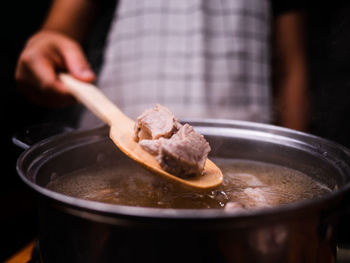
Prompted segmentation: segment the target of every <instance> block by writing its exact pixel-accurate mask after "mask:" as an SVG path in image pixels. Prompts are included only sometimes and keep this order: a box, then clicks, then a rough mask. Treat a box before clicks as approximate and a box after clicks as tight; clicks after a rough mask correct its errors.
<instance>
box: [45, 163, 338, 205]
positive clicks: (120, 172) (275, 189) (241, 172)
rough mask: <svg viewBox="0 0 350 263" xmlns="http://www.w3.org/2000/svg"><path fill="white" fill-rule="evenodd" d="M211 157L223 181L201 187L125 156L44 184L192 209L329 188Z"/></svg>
mask: <svg viewBox="0 0 350 263" xmlns="http://www.w3.org/2000/svg"><path fill="white" fill-rule="evenodd" d="M213 161H214V162H215V163H216V164H217V165H218V166H219V167H220V168H221V170H222V172H223V174H224V182H223V184H222V185H221V186H220V187H218V188H216V189H214V190H210V191H206V192H196V191H193V190H187V189H184V188H183V187H180V186H178V185H175V184H173V183H170V182H168V181H166V180H164V179H162V178H159V177H158V176H154V175H152V174H150V173H148V172H147V171H145V170H144V169H143V168H141V167H139V166H137V165H130V163H128V162H126V163H118V164H115V165H114V166H108V167H105V166H101V165H96V166H94V167H89V168H88V169H82V170H79V171H75V172H72V173H70V174H66V175H64V176H59V177H58V178H55V179H54V180H52V181H51V182H50V183H49V184H48V186H47V188H49V189H51V190H53V191H56V192H59V193H62V194H65V195H69V196H73V197H78V198H83V199H86V200H93V201H98V202H104V203H110V204H120V205H129V206H142V207H157V208H198V209H201V208H224V207H225V206H226V205H227V204H228V203H230V204H233V203H232V202H238V203H239V204H240V206H242V207H244V208H260V207H270V206H275V205H279V204H286V203H291V202H296V201H300V200H304V199H310V198H315V197H318V196H321V195H323V194H326V193H329V192H330V191H331V189H329V188H328V187H327V186H325V185H323V184H321V183H319V182H316V181H314V180H312V179H311V178H310V177H309V176H307V175H305V174H304V173H302V172H300V171H296V170H293V169H290V168H286V167H282V166H278V165H272V164H268V163H262V162H256V161H248V160H232V159H222V158H213ZM226 207H227V208H228V207H230V205H227V206H226ZM231 207H232V206H231Z"/></svg>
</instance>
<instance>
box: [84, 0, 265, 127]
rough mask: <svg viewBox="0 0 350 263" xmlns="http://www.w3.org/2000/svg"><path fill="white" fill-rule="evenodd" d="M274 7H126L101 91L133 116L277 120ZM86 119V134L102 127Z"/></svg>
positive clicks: (193, 2)
mask: <svg viewBox="0 0 350 263" xmlns="http://www.w3.org/2000/svg"><path fill="white" fill-rule="evenodd" d="M270 13H271V7H270V1H268V0H174V1H172V0H120V2H119V5H118V8H117V9H116V12H115V17H114V19H113V21H112V25H111V30H110V32H109V35H108V39H107V45H106V50H105V55H104V62H103V65H102V69H101V73H100V76H99V78H98V83H97V84H98V86H99V87H100V88H101V89H102V91H103V92H104V93H105V94H106V95H107V96H108V97H109V98H110V99H111V100H112V101H113V102H115V103H116V104H117V105H118V106H119V107H120V108H121V109H122V110H123V111H124V112H125V113H126V114H127V115H129V116H130V117H132V118H135V117H136V116H138V115H140V114H141V113H142V111H144V110H145V109H147V108H150V107H154V105H155V104H156V103H160V104H162V105H165V106H167V107H168V108H169V109H170V110H171V111H173V112H174V114H175V115H176V116H178V117H179V118H227V119H239V120H251V121H259V122H268V121H269V120H270V107H271V95H270V54H269V53H270V50H269V49H270V24H271V21H270V17H271V15H270ZM96 124H97V122H96V120H95V119H94V118H93V117H92V115H91V114H90V113H88V112H85V113H84V115H83V117H82V120H81V126H83V127H84V126H85V127H91V126H94V125H96Z"/></svg>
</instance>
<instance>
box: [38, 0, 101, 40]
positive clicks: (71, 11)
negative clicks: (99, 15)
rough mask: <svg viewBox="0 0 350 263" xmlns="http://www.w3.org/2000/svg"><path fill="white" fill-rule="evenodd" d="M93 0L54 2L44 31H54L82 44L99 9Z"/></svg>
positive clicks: (44, 25)
mask: <svg viewBox="0 0 350 263" xmlns="http://www.w3.org/2000/svg"><path fill="white" fill-rule="evenodd" d="M97 2H98V1H92V0H54V1H53V3H52V6H51V9H50V11H49V14H48V16H47V18H46V20H45V22H44V24H43V26H42V29H47V30H53V31H57V32H60V33H62V34H64V35H66V36H69V37H71V38H73V39H75V40H77V41H78V42H82V41H83V40H84V38H85V37H86V35H87V32H88V29H89V27H90V26H91V23H92V21H93V18H94V16H95V13H96V9H97V5H98V4H97Z"/></svg>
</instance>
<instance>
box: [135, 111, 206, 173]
mask: <svg viewBox="0 0 350 263" xmlns="http://www.w3.org/2000/svg"><path fill="white" fill-rule="evenodd" d="M135 140H136V141H139V144H140V145H141V146H142V147H143V148H144V149H145V150H146V151H148V152H149V153H151V154H153V155H155V156H156V159H157V161H158V162H159V164H160V166H161V167H162V169H164V170H165V171H167V172H169V173H171V174H174V175H177V176H179V177H188V176H191V175H200V174H201V173H202V172H203V169H204V165H205V161H206V159H207V156H208V153H209V152H210V146H209V143H208V142H207V141H206V140H205V138H204V136H203V135H201V134H199V133H198V132H196V131H195V130H194V129H193V127H192V126H191V125H189V124H185V125H183V126H182V125H181V124H180V123H179V121H178V120H177V119H176V118H175V117H174V115H173V114H172V113H171V112H170V111H169V110H168V109H167V108H165V107H164V106H161V105H157V106H156V108H154V109H151V110H146V111H145V112H144V113H143V114H142V115H141V116H140V117H139V118H138V119H137V123H136V126H135Z"/></svg>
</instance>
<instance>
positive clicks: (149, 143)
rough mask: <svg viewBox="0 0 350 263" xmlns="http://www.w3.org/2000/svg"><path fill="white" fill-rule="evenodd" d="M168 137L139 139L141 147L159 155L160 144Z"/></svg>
mask: <svg viewBox="0 0 350 263" xmlns="http://www.w3.org/2000/svg"><path fill="white" fill-rule="evenodd" d="M165 140H166V139H164V138H159V139H158V140H146V139H144V140H142V141H139V144H140V145H141V147H142V148H143V149H144V150H146V151H147V152H149V153H150V154H152V155H158V153H159V149H160V146H161V145H162V143H163V142H164V141H165Z"/></svg>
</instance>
